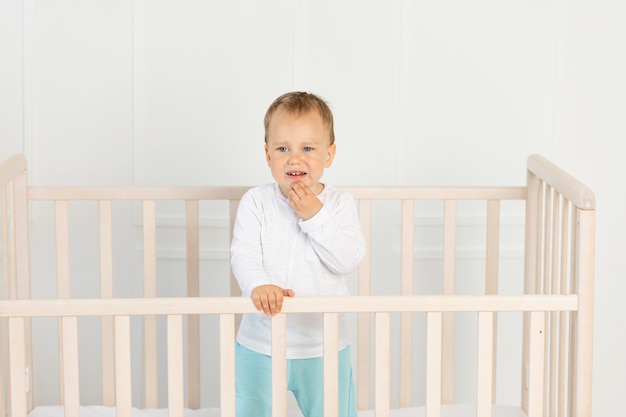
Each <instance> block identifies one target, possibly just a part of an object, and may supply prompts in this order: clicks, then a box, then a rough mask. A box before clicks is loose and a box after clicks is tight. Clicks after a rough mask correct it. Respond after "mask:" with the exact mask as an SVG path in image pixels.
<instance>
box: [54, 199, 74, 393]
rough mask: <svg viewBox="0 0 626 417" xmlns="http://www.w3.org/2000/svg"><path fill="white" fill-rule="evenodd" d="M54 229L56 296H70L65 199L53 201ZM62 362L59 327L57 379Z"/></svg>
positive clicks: (62, 370) (61, 337) (60, 372)
mask: <svg viewBox="0 0 626 417" xmlns="http://www.w3.org/2000/svg"><path fill="white" fill-rule="evenodd" d="M54 209H55V229H56V249H57V254H56V255H57V256H56V261H57V298H59V299H61V300H64V299H68V298H70V259H69V258H70V255H69V224H68V207H67V201H55V203H54ZM64 372H65V366H64V363H63V335H62V333H61V329H59V380H60V381H61V382H62V381H63V380H64V379H65V375H64ZM59 398H62V399H63V398H65V386H64V385H63V383H60V384H59Z"/></svg>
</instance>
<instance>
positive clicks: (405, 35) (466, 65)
mask: <svg viewBox="0 0 626 417" xmlns="http://www.w3.org/2000/svg"><path fill="white" fill-rule="evenodd" d="M624 21H626V6H625V5H624V3H623V2H621V1H620V0H600V1H596V2H570V1H567V0H527V1H500V0H472V1H466V0H441V1H436V2H434V1H412V0H395V1H382V0H377V1H375V0H368V1H357V0H342V1H313V0H308V1H307V0H272V1H266V2H258V1H252V0H239V1H228V2H226V1H202V0H186V1H173V0H134V1H130V0H97V1H89V2H86V1H82V0H48V1H41V0H22V1H19V0H0V158H2V159H4V158H6V157H7V156H9V155H11V154H13V153H16V152H25V153H26V154H27V156H28V158H29V161H30V165H31V169H30V174H31V183H34V184H36V185H47V184H55V185H65V184H69V185H82V184H85V185H126V184H158V185H160V184H185V185H196V184H197V185H203V184H207V185H213V184H237V185H242V184H246V185H247V184H249V185H253V184H257V183H260V182H266V181H270V180H271V177H270V175H269V171H268V169H267V167H266V166H265V161H264V157H263V129H262V117H263V114H264V111H265V108H266V107H267V106H268V105H269V103H270V102H271V101H272V100H273V99H274V98H275V97H276V96H278V95H279V94H281V93H283V92H285V91H288V90H293V89H304V90H308V91H312V92H316V93H318V94H320V95H322V96H324V97H326V98H327V99H328V100H329V102H330V104H331V106H332V108H333V110H334V112H335V116H336V133H337V146H338V153H337V157H336V159H335V164H334V166H333V167H332V168H331V169H330V170H329V171H328V172H327V177H326V180H327V181H328V182H330V183H334V184H338V185H345V184H455V185H456V184H520V185H521V184H523V183H524V181H525V176H524V164H525V159H526V156H527V155H528V154H529V153H532V152H539V153H542V154H544V155H546V156H547V157H549V158H552V159H554V160H555V161H556V162H558V163H561V164H562V165H563V166H564V167H565V168H567V169H568V170H570V171H571V172H573V173H574V174H576V175H578V176H580V177H581V178H582V179H583V180H585V179H586V178H590V180H589V181H588V183H589V185H591V186H592V187H593V188H594V189H596V192H597V194H598V204H599V216H598V260H597V265H598V283H597V304H598V306H599V307H598V315H597V326H596V328H597V337H596V352H598V353H597V361H596V370H595V371H596V381H595V382H596V384H595V387H594V388H595V392H594V395H595V396H594V399H595V403H594V411H596V414H598V415H604V414H607V415H608V414H612V415H617V414H620V411H621V414H624V412H626V409H625V408H624V406H623V405H622V404H620V403H619V401H620V395H619V392H620V390H623V384H622V385H620V383H619V381H621V380H622V375H623V374H624V373H626V363H625V362H624V359H623V355H622V354H621V353H619V352H623V351H624V349H626V340H625V339H624V337H623V334H622V333H623V332H615V331H613V329H612V327H611V326H612V324H613V323H614V317H616V316H618V315H619V314H621V313H620V311H619V309H618V306H619V305H621V303H620V301H619V299H618V297H619V294H622V293H623V292H624V291H625V290H626V288H624V284H623V280H621V279H619V278H620V277H623V276H624V274H626V270H625V269H624V266H623V265H622V264H621V263H620V262H619V261H618V259H620V257H621V255H620V250H623V247H624V244H623V243H624V242H623V239H624V235H625V234H626V233H625V229H626V225H625V224H624V221H623V220H622V216H621V214H622V213H623V212H624V209H625V208H626V202H625V201H624V193H623V192H621V191H619V190H622V189H623V184H622V182H623V178H624V177H625V175H626V173H625V172H624V164H623V163H622V159H623V157H622V155H623V149H622V147H623V145H622V141H623V140H624V137H625V136H626V127H625V123H626V122H625V120H626V118H624V116H623V114H624V111H623V110H624V108H626V102H625V98H626V91H625V90H626V87H625V85H624V82H623V79H624V78H623V75H622V74H624V73H625V71H624V69H625V68H626V46H624V42H623V39H625V38H626V34H625V33H624V27H625V26H624V25H623V22H624ZM605 167H606V169H600V168H605ZM615 190H617V191H615ZM518 214H519V210H518V209H514V210H513V211H512V212H511V214H510V216H511V217H510V218H512V219H515V218H516V216H517V215H518ZM513 223H515V220H513ZM35 230H36V228H35ZM616 230H617V231H618V232H617V233H616V232H615V231H616ZM173 250H174V251H175V250H176V248H174V249H173ZM163 251H165V252H166V251H167V248H163ZM165 252H163V253H165ZM222 261H223V260H222Z"/></svg>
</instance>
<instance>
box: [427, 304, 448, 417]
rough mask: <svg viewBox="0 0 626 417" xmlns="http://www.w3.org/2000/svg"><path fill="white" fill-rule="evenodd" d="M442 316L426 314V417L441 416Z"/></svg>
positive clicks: (439, 314) (436, 313)
mask: <svg viewBox="0 0 626 417" xmlns="http://www.w3.org/2000/svg"><path fill="white" fill-rule="evenodd" d="M442 316H443V315H442V313H440V312H434V311H433V312H428V313H427V314H426V417H440V416H441V402H442V398H441V395H442V392H441V389H442V388H441V386H442V377H441V370H442V363H441V362H442V360H444V358H443V355H442V324H443V317H442Z"/></svg>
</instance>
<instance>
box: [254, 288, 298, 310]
mask: <svg viewBox="0 0 626 417" xmlns="http://www.w3.org/2000/svg"><path fill="white" fill-rule="evenodd" d="M294 295H295V293H294V292H293V290H286V289H283V288H280V287H279V286H277V285H272V284H268V285H260V286H258V287H256V288H255V289H253V290H252V302H253V303H254V306H255V307H256V309H257V310H259V311H262V312H264V313H265V314H266V315H268V316H274V315H276V314H278V313H280V310H282V309H283V297H293V296H294Z"/></svg>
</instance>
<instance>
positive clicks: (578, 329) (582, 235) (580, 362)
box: [569, 209, 596, 416]
mask: <svg viewBox="0 0 626 417" xmlns="http://www.w3.org/2000/svg"><path fill="white" fill-rule="evenodd" d="M572 217H573V218H572V223H573V224H575V225H577V229H575V230H576V233H575V234H574V235H572V241H573V242H574V245H575V248H576V249H575V253H576V254H577V256H575V257H572V274H571V276H572V284H571V288H572V292H574V293H576V294H578V297H579V304H578V311H577V312H576V313H575V314H574V315H573V316H572V319H571V320H570V327H571V331H570V334H571V335H572V341H571V342H570V345H571V346H572V347H573V349H572V352H571V353H570V355H571V356H572V357H573V358H574V359H573V360H574V362H573V363H572V366H571V367H570V369H571V375H570V380H571V381H572V382H571V384H570V387H571V388H570V389H571V392H570V395H569V398H570V401H571V407H570V408H569V410H572V415H573V416H590V415H591V393H592V390H591V385H592V375H593V372H592V369H593V345H592V344H591V343H588V342H589V340H593V305H594V304H593V300H594V290H593V280H594V270H595V230H596V213H595V211H594V210H579V209H576V210H575V214H574V215H573V216H572Z"/></svg>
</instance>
